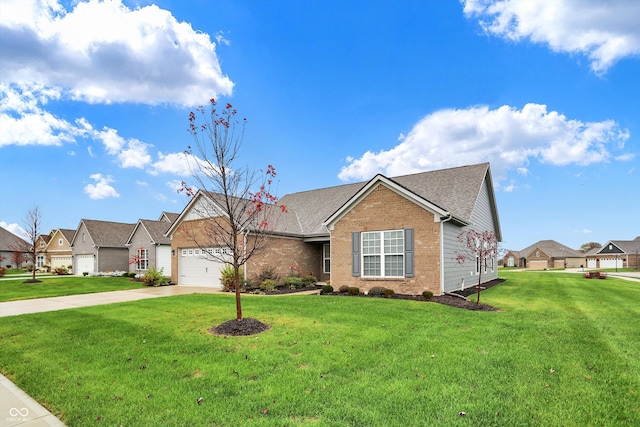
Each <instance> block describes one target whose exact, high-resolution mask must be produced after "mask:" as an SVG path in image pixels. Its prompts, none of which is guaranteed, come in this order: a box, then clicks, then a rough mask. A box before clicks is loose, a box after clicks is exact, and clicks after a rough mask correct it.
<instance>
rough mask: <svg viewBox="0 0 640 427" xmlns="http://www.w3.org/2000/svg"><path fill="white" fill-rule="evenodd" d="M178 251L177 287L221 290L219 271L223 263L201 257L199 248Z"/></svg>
mask: <svg viewBox="0 0 640 427" xmlns="http://www.w3.org/2000/svg"><path fill="white" fill-rule="evenodd" d="M179 251H180V252H179V255H180V259H179V261H178V262H179V265H178V285H184V286H206V287H209V288H222V284H221V283H220V269H221V268H222V267H224V263H221V262H217V261H211V260H209V259H207V258H205V257H203V256H202V252H201V249H199V248H182V249H180V250H179Z"/></svg>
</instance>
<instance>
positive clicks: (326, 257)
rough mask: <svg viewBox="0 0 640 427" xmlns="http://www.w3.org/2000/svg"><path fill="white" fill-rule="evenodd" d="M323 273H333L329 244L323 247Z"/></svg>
mask: <svg viewBox="0 0 640 427" xmlns="http://www.w3.org/2000/svg"><path fill="white" fill-rule="evenodd" d="M322 271H323V272H324V273H331V245H330V244H329V243H325V244H324V245H322Z"/></svg>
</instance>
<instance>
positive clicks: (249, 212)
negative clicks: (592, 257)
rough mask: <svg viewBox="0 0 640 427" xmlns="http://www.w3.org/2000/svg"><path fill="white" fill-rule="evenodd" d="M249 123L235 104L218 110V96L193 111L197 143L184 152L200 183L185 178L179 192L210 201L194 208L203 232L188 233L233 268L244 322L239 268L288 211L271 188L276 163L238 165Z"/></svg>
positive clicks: (238, 315) (204, 249)
mask: <svg viewBox="0 0 640 427" xmlns="http://www.w3.org/2000/svg"><path fill="white" fill-rule="evenodd" d="M245 125H246V119H242V120H239V119H238V118H237V111H236V110H235V109H234V108H233V106H232V105H231V104H229V103H227V104H226V106H225V107H224V108H222V109H218V105H217V103H216V101H215V99H211V100H210V101H209V106H208V107H207V108H205V107H202V106H201V107H199V108H198V109H196V111H194V112H191V113H190V114H189V129H188V130H189V133H190V134H191V135H192V136H193V138H194V142H195V144H194V146H189V147H188V150H187V151H185V154H186V155H187V159H188V160H189V167H190V168H191V174H192V176H193V178H194V180H195V182H196V186H195V188H194V187H190V186H188V185H187V183H186V182H183V183H182V188H181V190H179V191H182V192H184V193H185V194H186V195H187V196H188V197H194V196H195V195H196V194H198V192H199V191H200V192H202V195H203V199H204V200H205V201H208V202H207V203H199V204H197V205H196V206H194V211H195V213H196V214H197V216H198V217H199V218H201V219H203V220H204V221H202V223H203V224H205V225H204V231H205V232H202V229H200V230H198V231H197V232H196V230H188V229H187V228H185V231H186V233H187V234H188V236H189V237H188V238H189V239H190V240H191V241H193V242H194V243H195V244H196V245H197V246H198V247H199V248H200V249H201V251H200V252H201V253H202V254H203V256H204V257H206V258H207V259H210V260H212V261H217V262H222V263H225V264H228V265H230V266H232V267H233V271H234V281H233V284H234V288H235V294H236V320H242V304H241V299H240V287H241V285H242V284H241V283H240V277H241V274H240V269H241V268H242V266H244V265H245V264H246V263H247V261H248V260H249V259H250V258H251V257H252V256H253V255H255V254H256V253H258V252H260V251H261V250H263V249H264V248H265V247H266V246H267V245H268V244H269V242H270V239H269V236H270V235H271V234H272V230H273V229H274V227H275V225H276V223H277V221H278V218H279V217H280V215H281V214H284V213H286V211H287V209H286V207H285V206H283V205H279V204H278V197H277V196H276V195H275V194H274V193H273V192H272V189H271V188H272V185H273V184H274V179H275V177H276V169H275V168H274V167H273V166H272V165H268V166H267V168H266V170H263V171H252V170H249V168H247V167H241V166H239V165H238V156H239V153H240V147H241V145H242V141H243V139H244V130H245Z"/></svg>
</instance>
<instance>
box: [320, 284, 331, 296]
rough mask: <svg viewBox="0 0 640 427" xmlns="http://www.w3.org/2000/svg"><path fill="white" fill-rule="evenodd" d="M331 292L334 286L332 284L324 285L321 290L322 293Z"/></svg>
mask: <svg viewBox="0 0 640 427" xmlns="http://www.w3.org/2000/svg"><path fill="white" fill-rule="evenodd" d="M331 292H333V286H331V285H324V286H323V287H322V290H321V291H320V293H321V294H330V293H331Z"/></svg>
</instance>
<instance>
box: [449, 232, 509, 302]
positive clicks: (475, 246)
mask: <svg viewBox="0 0 640 427" xmlns="http://www.w3.org/2000/svg"><path fill="white" fill-rule="evenodd" d="M458 242H459V243H460V246H461V250H460V251H456V252H455V254H456V261H457V262H458V264H461V265H463V264H464V263H466V262H467V261H470V262H475V264H476V270H477V272H478V285H477V288H478V301H477V302H480V283H481V282H482V271H483V270H484V269H485V267H486V265H487V262H489V260H491V259H494V260H496V259H498V257H499V255H500V252H501V249H500V247H499V246H500V245H499V242H498V238H497V236H496V234H495V233H494V232H493V231H489V230H487V231H484V232H479V231H476V230H473V229H469V230H465V231H463V232H462V233H460V234H459V235H458Z"/></svg>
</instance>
